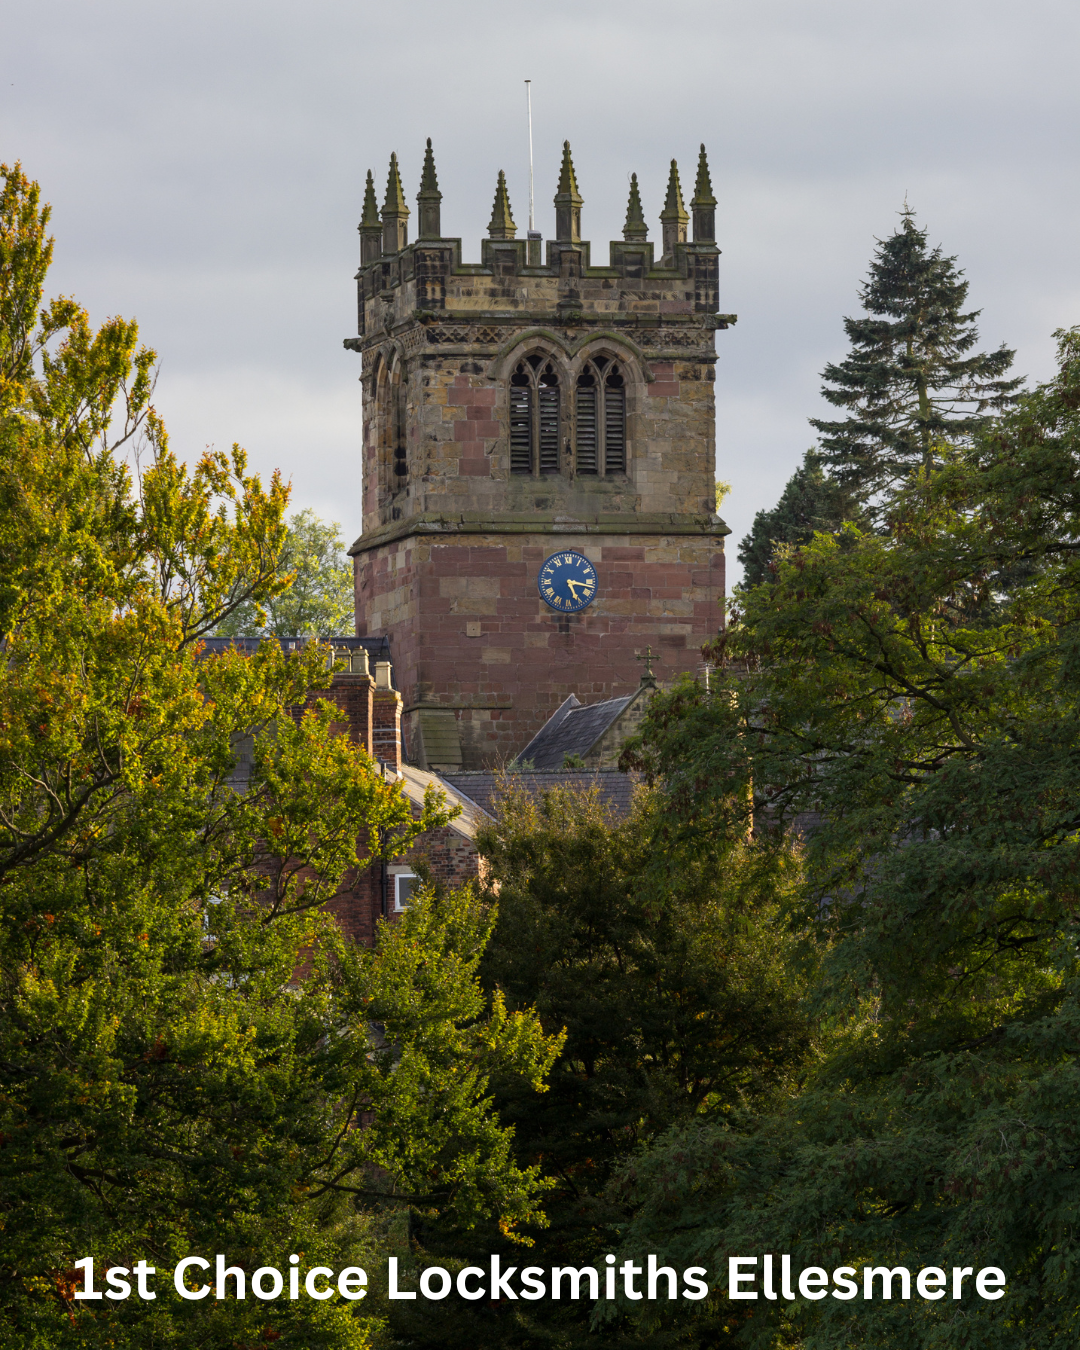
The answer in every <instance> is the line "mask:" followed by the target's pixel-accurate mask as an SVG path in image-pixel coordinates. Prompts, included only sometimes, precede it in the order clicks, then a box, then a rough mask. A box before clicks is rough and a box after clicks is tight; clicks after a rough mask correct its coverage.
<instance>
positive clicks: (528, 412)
mask: <svg viewBox="0 0 1080 1350" xmlns="http://www.w3.org/2000/svg"><path fill="white" fill-rule="evenodd" d="M559 417H560V389H559V375H558V371H556V369H555V367H554V365H553V364H552V363H551V362H550V361H548V360H546V359H545V358H544V357H543V356H539V355H537V354H535V353H534V354H533V355H532V356H527V357H526V358H525V359H524V360H523V361H519V362H518V364H517V366H516V367H515V368H514V373H513V374H512V375H511V376H510V472H511V473H512V474H534V473H558V472H559Z"/></svg>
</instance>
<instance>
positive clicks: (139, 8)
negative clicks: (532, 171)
mask: <svg viewBox="0 0 1080 1350" xmlns="http://www.w3.org/2000/svg"><path fill="white" fill-rule="evenodd" d="M4 32H5V44H4V51H3V54H2V55H0V125H2V127H3V132H2V140H0V156H2V157H3V158H4V159H7V160H11V159H15V158H21V159H22V161H23V163H24V165H25V167H26V169H27V171H28V172H30V173H31V174H33V175H34V176H35V177H37V178H39V179H40V181H41V183H42V186H43V189H44V192H45V195H46V197H47V198H48V199H49V200H51V201H52V202H53V204H54V208H55V213H54V228H55V232H56V235H57V266H56V269H55V273H54V278H53V288H54V290H57V291H64V292H67V293H72V294H75V295H77V296H78V297H79V298H80V299H81V300H83V302H84V303H86V304H87V305H88V306H89V307H90V309H91V311H92V313H93V314H94V316H95V317H96V318H99V319H100V318H101V317H104V315H105V314H108V313H117V312H120V313H127V314H134V315H136V316H137V317H138V318H139V320H140V324H141V327H142V331H143V334H144V337H145V339H146V340H147V341H148V342H150V343H151V344H152V345H153V346H155V347H156V348H157V349H158V351H159V353H160V355H161V360H162V373H161V381H160V385H159V403H160V407H161V411H162V412H163V414H164V415H165V417H166V420H167V422H168V424H169V426H170V428H171V430H172V435H173V443H174V445H175V446H176V447H177V448H178V449H179V450H180V451H181V452H183V453H194V452H197V451H198V450H199V449H200V448H201V447H202V445H204V444H205V443H207V442H215V443H217V444H228V443H230V442H231V441H233V440H240V441H241V442H242V443H244V444H246V445H247V446H248V448H249V450H250V451H251V454H252V457H253V460H254V462H255V463H256V465H257V466H258V467H260V468H261V469H262V470H263V471H265V472H268V471H269V470H270V469H271V468H272V467H274V466H275V465H280V466H281V467H282V469H283V470H284V471H285V473H286V475H287V476H289V477H291V479H292V481H293V484H294V491H295V501H296V503H297V505H299V506H304V505H313V506H314V507H315V508H316V509H317V510H318V511H319V512H320V513H321V514H323V515H326V516H330V517H332V518H335V519H338V520H340V521H341V522H342V525H343V528H344V532H345V534H346V535H348V536H350V537H352V536H354V535H355V534H356V533H357V532H358V528H359V506H360V496H359V477H358V473H359V456H358V445H359V433H360V403H359V389H358V386H357V384H356V375H357V373H358V372H357V369H356V359H355V357H353V356H351V355H350V354H348V353H345V352H343V351H342V349H341V339H342V338H343V337H345V336H347V335H348V334H349V333H350V332H351V331H352V329H353V326H354V317H355V306H354V297H353V287H352V274H353V272H354V271H355V267H356V258H357V236H356V233H355V226H356V222H357V220H358V219H359V212H360V202H361V196H362V189H363V175H364V172H365V170H366V169H367V168H369V167H370V168H372V169H373V170H374V171H375V174H376V180H377V183H378V186H379V191H380V193H381V191H382V189H383V186H384V184H385V176H386V164H387V161H388V159H389V154H390V151H391V150H396V151H397V152H398V154H399V157H400V159H401V163H402V169H403V175H404V179H405V184H406V189H407V192H408V193H409V196H410V200H411V197H412V195H413V194H415V191H416V187H417V184H418V180H419V172H420V163H421V156H422V147H423V143H424V138H425V137H426V136H429V135H430V136H432V137H433V139H434V143H435V151H436V157H437V163H438V170H439V178H440V183H441V185H442V189H443V192H444V203H443V206H444V211H443V221H444V229H445V230H447V231H448V232H450V233H453V234H460V235H461V236H462V238H463V240H464V244H465V253H466V257H470V258H476V257H478V255H479V240H480V237H481V235H482V233H483V231H484V228H485V225H486V221H487V218H488V215H489V212H490V208H491V200H492V196H493V194H494V189H495V178H496V174H497V172H498V170H499V169H500V168H503V169H505V170H506V172H507V179H508V183H509V187H510V195H511V201H512V203H513V207H514V212H515V216H516V219H517V221H518V224H519V225H524V222H525V217H526V213H527V196H528V184H527V164H526V159H525V126H524V92H523V85H522V81H523V79H524V78H525V77H526V76H528V77H531V78H532V80H533V94H534V113H535V119H536V164H537V178H536V197H537V211H538V225H539V228H540V229H541V230H543V231H544V232H545V233H547V232H549V230H550V226H551V222H552V214H553V213H552V208H551V196H552V194H553V192H554V188H555V179H556V175H557V169H558V155H559V146H560V145H561V142H562V140H563V139H564V137H569V139H570V141H571V143H572V145H573V149H574V158H575V164H576V166H577V170H578V177H579V182H580V185H581V189H582V193H583V195H584V197H585V212H584V225H585V230H584V232H585V235H586V237H588V238H591V239H592V240H593V241H594V242H593V248H594V256H598V257H599V258H600V259H601V260H602V259H604V258H606V242H607V240H609V239H611V238H617V237H618V235H619V231H620V228H621V224H622V217H623V212H624V208H625V201H626V193H627V179H628V175H629V173H630V172H631V171H635V172H637V173H638V175H639V179H640V181H641V186H642V196H643V200H644V202H645V207H646V212H647V215H648V216H649V219H650V224H651V226H652V229H653V232H654V235H655V232H656V229H657V219H656V218H657V216H658V213H659V210H660V206H661V203H662V200H663V192H664V185H665V182H666V176H667V162H668V160H669V159H670V158H671V156H672V155H675V156H676V157H677V158H678V159H679V162H680V165H681V168H682V172H683V176H684V186H687V182H688V180H689V182H691V183H692V180H693V166H694V156H695V153H696V148H697V144H698V142H699V141H701V140H704V141H705V142H706V143H707V145H708V147H709V152H710V160H711V164H712V169H713V183H714V187H715V189H716V192H717V196H718V197H719V199H720V209H719V212H718V225H719V230H720V238H721V247H722V248H723V250H724V257H723V259H722V268H723V278H724V302H723V307H724V308H725V309H730V310H732V311H736V312H738V313H739V315H740V321H739V325H738V327H737V328H735V329H733V330H731V331H729V332H727V333H720V334H718V335H717V341H718V348H719V352H720V358H721V359H720V364H719V367H718V383H717V397H718V432H717V447H718V466H717V467H718V473H719V475H720V476H721V477H725V478H730V479H731V480H732V481H733V482H734V485H735V492H734V494H733V497H732V498H731V500H730V503H729V506H728V508H727V516H728V520H729V523H730V524H731V525H732V527H733V529H734V531H735V539H736V540H737V539H738V538H739V537H740V536H741V535H742V533H744V532H745V530H746V528H747V527H748V526H749V523H750V520H751V519H752V516H753V513H754V511H756V510H757V509H759V508H760V507H762V506H767V505H770V504H771V503H772V502H773V501H774V500H775V498H776V496H777V495H778V493H779V491H780V489H781V487H782V485H783V483H784V481H785V480H786V478H787V475H788V474H789V473H790V471H791V469H792V467H793V466H794V465H795V463H796V462H797V461H798V459H799V458H800V456H801V454H802V451H803V449H805V447H806V446H807V445H808V444H809V443H810V441H811V432H810V428H809V427H808V426H807V424H806V418H807V417H808V416H810V415H813V414H814V413H815V412H817V411H818V410H819V408H820V399H819V394H818V386H819V380H818V371H820V369H821V367H822V366H823V365H824V364H825V362H826V361H827V360H830V359H833V358H835V357H837V356H838V355H839V354H840V353H841V352H842V350H843V338H842V331H841V326H840V321H841V318H842V316H843V315H844V314H846V313H850V312H852V310H853V309H854V308H855V306H856V300H855V292H856V287H857V285H858V282H859V280H860V278H861V277H862V276H863V274H864V273H865V269H866V265H867V262H868V260H869V257H870V253H871V251H872V248H873V242H874V237H875V236H881V235H884V234H886V233H888V232H889V231H890V230H891V229H892V227H893V224H894V222H895V220H896V211H897V210H898V209H899V207H900V205H901V203H902V201H903V198H904V194H905V192H906V193H907V194H908V198H909V200H910V201H911V203H912V204H913V206H914V207H915V208H916V210H917V212H918V214H919V218H920V220H921V221H923V222H925V223H926V224H927V225H928V226H929V229H930V234H931V238H932V239H933V240H935V241H939V242H941V243H942V245H943V246H944V247H945V249H946V251H947V252H949V253H955V254H958V255H959V258H960V262H961V265H962V266H963V267H964V268H965V269H966V271H967V274H968V276H969V279H970V280H971V283H972V290H971V296H972V302H973V304H974V305H975V306H976V307H980V306H981V307H982V309H983V318H982V321H981V324H982V335H983V340H984V344H985V345H987V346H991V345H996V344H997V343H998V342H1000V341H1002V340H1005V341H1008V342H1009V343H1010V344H1012V345H1015V346H1016V347H1017V348H1018V357H1017V364H1018V367H1019V369H1021V370H1022V371H1024V372H1026V373H1029V374H1030V375H1032V376H1034V377H1036V378H1041V377H1045V376H1046V375H1047V374H1048V373H1049V371H1050V369H1051V361H1052V352H1053V344H1052V341H1051V336H1050V335H1051V332H1052V330H1053V329H1054V328H1055V327H1057V326H1060V325H1067V324H1070V323H1072V322H1074V321H1077V320H1080V264H1078V262H1077V257H1076V249H1075V221H1076V219H1077V214H1078V210H1077V208H1078V206H1080V201H1078V196H1080V193H1078V189H1077V173H1076V168H1077V165H1076V159H1077V151H1076V136H1075V131H1074V128H1075V126H1076V125H1077V111H1078V109H1077V103H1078V101H1080V94H1078V92H1077V87H1076V81H1075V78H1074V69H1075V62H1076V56H1077V45H1078V43H1077V39H1078V35H1080V11H1078V10H1077V8H1076V6H1075V4H1073V3H1068V4H1066V3H1052V2H1051V0H1031V2H1029V3H1028V4H1027V5H1025V6H1024V7H1023V8H1020V7H1017V6H1015V5H1012V4H1008V5H1006V4H1004V3H998V2H997V0H980V2H979V3H957V2H956V0H938V2H937V3H930V2H929V0H907V2H906V3H898V2H894V0H883V2H878V3H874V4H869V5H868V4H866V3H865V0H820V2H819V3H814V4H812V5H810V4H806V3H805V2H803V3H799V2H798V0H783V2H782V0H758V2H757V3H755V4H753V5H748V4H745V3H735V2H732V0H688V2H687V3H683V4H681V5H679V6H677V7H676V6H665V5H659V4H644V3H641V2H640V0H619V2H617V3H616V2H615V0H590V2H589V3H587V4H582V3H580V0H577V2H575V3H569V2H568V0H548V3H547V4H545V5H544V6H543V7H542V8H538V7H537V6H535V5H531V4H530V5H526V4H523V3H521V0H470V3H461V2H457V3H454V2H452V0H451V2H448V0H439V2H438V3H428V0H401V2H399V3H398V4H396V5H386V4H384V3H377V4H376V3H372V0H359V3H358V2H357V0H350V2H349V3H341V2H339V0H321V2H320V0H315V2H314V3H308V4H305V5H303V6H298V5H295V4H284V3H280V2H279V3H259V4H254V3H241V2H240V0H218V3H213V4H211V3H191V0H185V2H184V3H175V2H174V0H169V2H166V3H159V4H154V5H146V4H145V3H117V2H116V0H98V3H95V4H94V5H93V6H88V5H85V4H83V3H78V0H52V3H41V4H38V5H35V6H23V7H20V8H15V7H9V11H8V13H7V14H6V16H5V22H4Z"/></svg>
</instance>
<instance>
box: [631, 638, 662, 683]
mask: <svg viewBox="0 0 1080 1350" xmlns="http://www.w3.org/2000/svg"><path fill="white" fill-rule="evenodd" d="M634 660H635V661H644V662H645V669H644V671H642V675H641V683H642V684H655V683H656V676H655V675H654V674H653V673H652V663H653V662H654V661H659V660H660V656H659V654H658V653H657V652H654V651H653V649H652V647H646V648H645V650H644V651H643V652H638V653H637V654H636V655H635V657H634Z"/></svg>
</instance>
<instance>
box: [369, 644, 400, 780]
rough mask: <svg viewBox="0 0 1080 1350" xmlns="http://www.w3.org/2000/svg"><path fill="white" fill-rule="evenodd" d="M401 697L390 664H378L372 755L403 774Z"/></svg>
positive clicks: (376, 664)
mask: <svg viewBox="0 0 1080 1350" xmlns="http://www.w3.org/2000/svg"><path fill="white" fill-rule="evenodd" d="M401 708H402V703H401V695H400V694H399V693H398V691H397V690H396V689H394V688H393V686H392V685H391V683H390V662H389V661H376V662H375V693H374V699H373V708H372V732H371V753H372V754H373V755H374V756H375V758H376V759H381V760H382V762H383V763H384V764H387V765H389V766H390V768H392V769H393V770H394V771H395V773H400V772H401Z"/></svg>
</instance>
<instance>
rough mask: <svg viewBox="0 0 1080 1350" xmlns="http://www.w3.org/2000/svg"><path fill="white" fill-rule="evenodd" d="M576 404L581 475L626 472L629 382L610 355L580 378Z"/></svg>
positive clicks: (595, 360)
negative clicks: (627, 393) (627, 388)
mask: <svg viewBox="0 0 1080 1350" xmlns="http://www.w3.org/2000/svg"><path fill="white" fill-rule="evenodd" d="M575 394H576V398H575V401H574V464H575V469H576V471H577V472H578V473H579V474H590V475H591V474H600V473H604V474H610V473H625V472H626V382H625V381H624V379H623V377H622V374H621V372H620V371H619V367H618V366H617V365H616V364H615V362H614V361H612V360H610V359H609V358H608V357H606V356H597V357H594V358H593V360H591V361H589V362H588V363H587V364H586V365H585V367H584V368H583V369H582V371H581V374H580V375H579V376H578V380H577V389H576V390H575Z"/></svg>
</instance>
